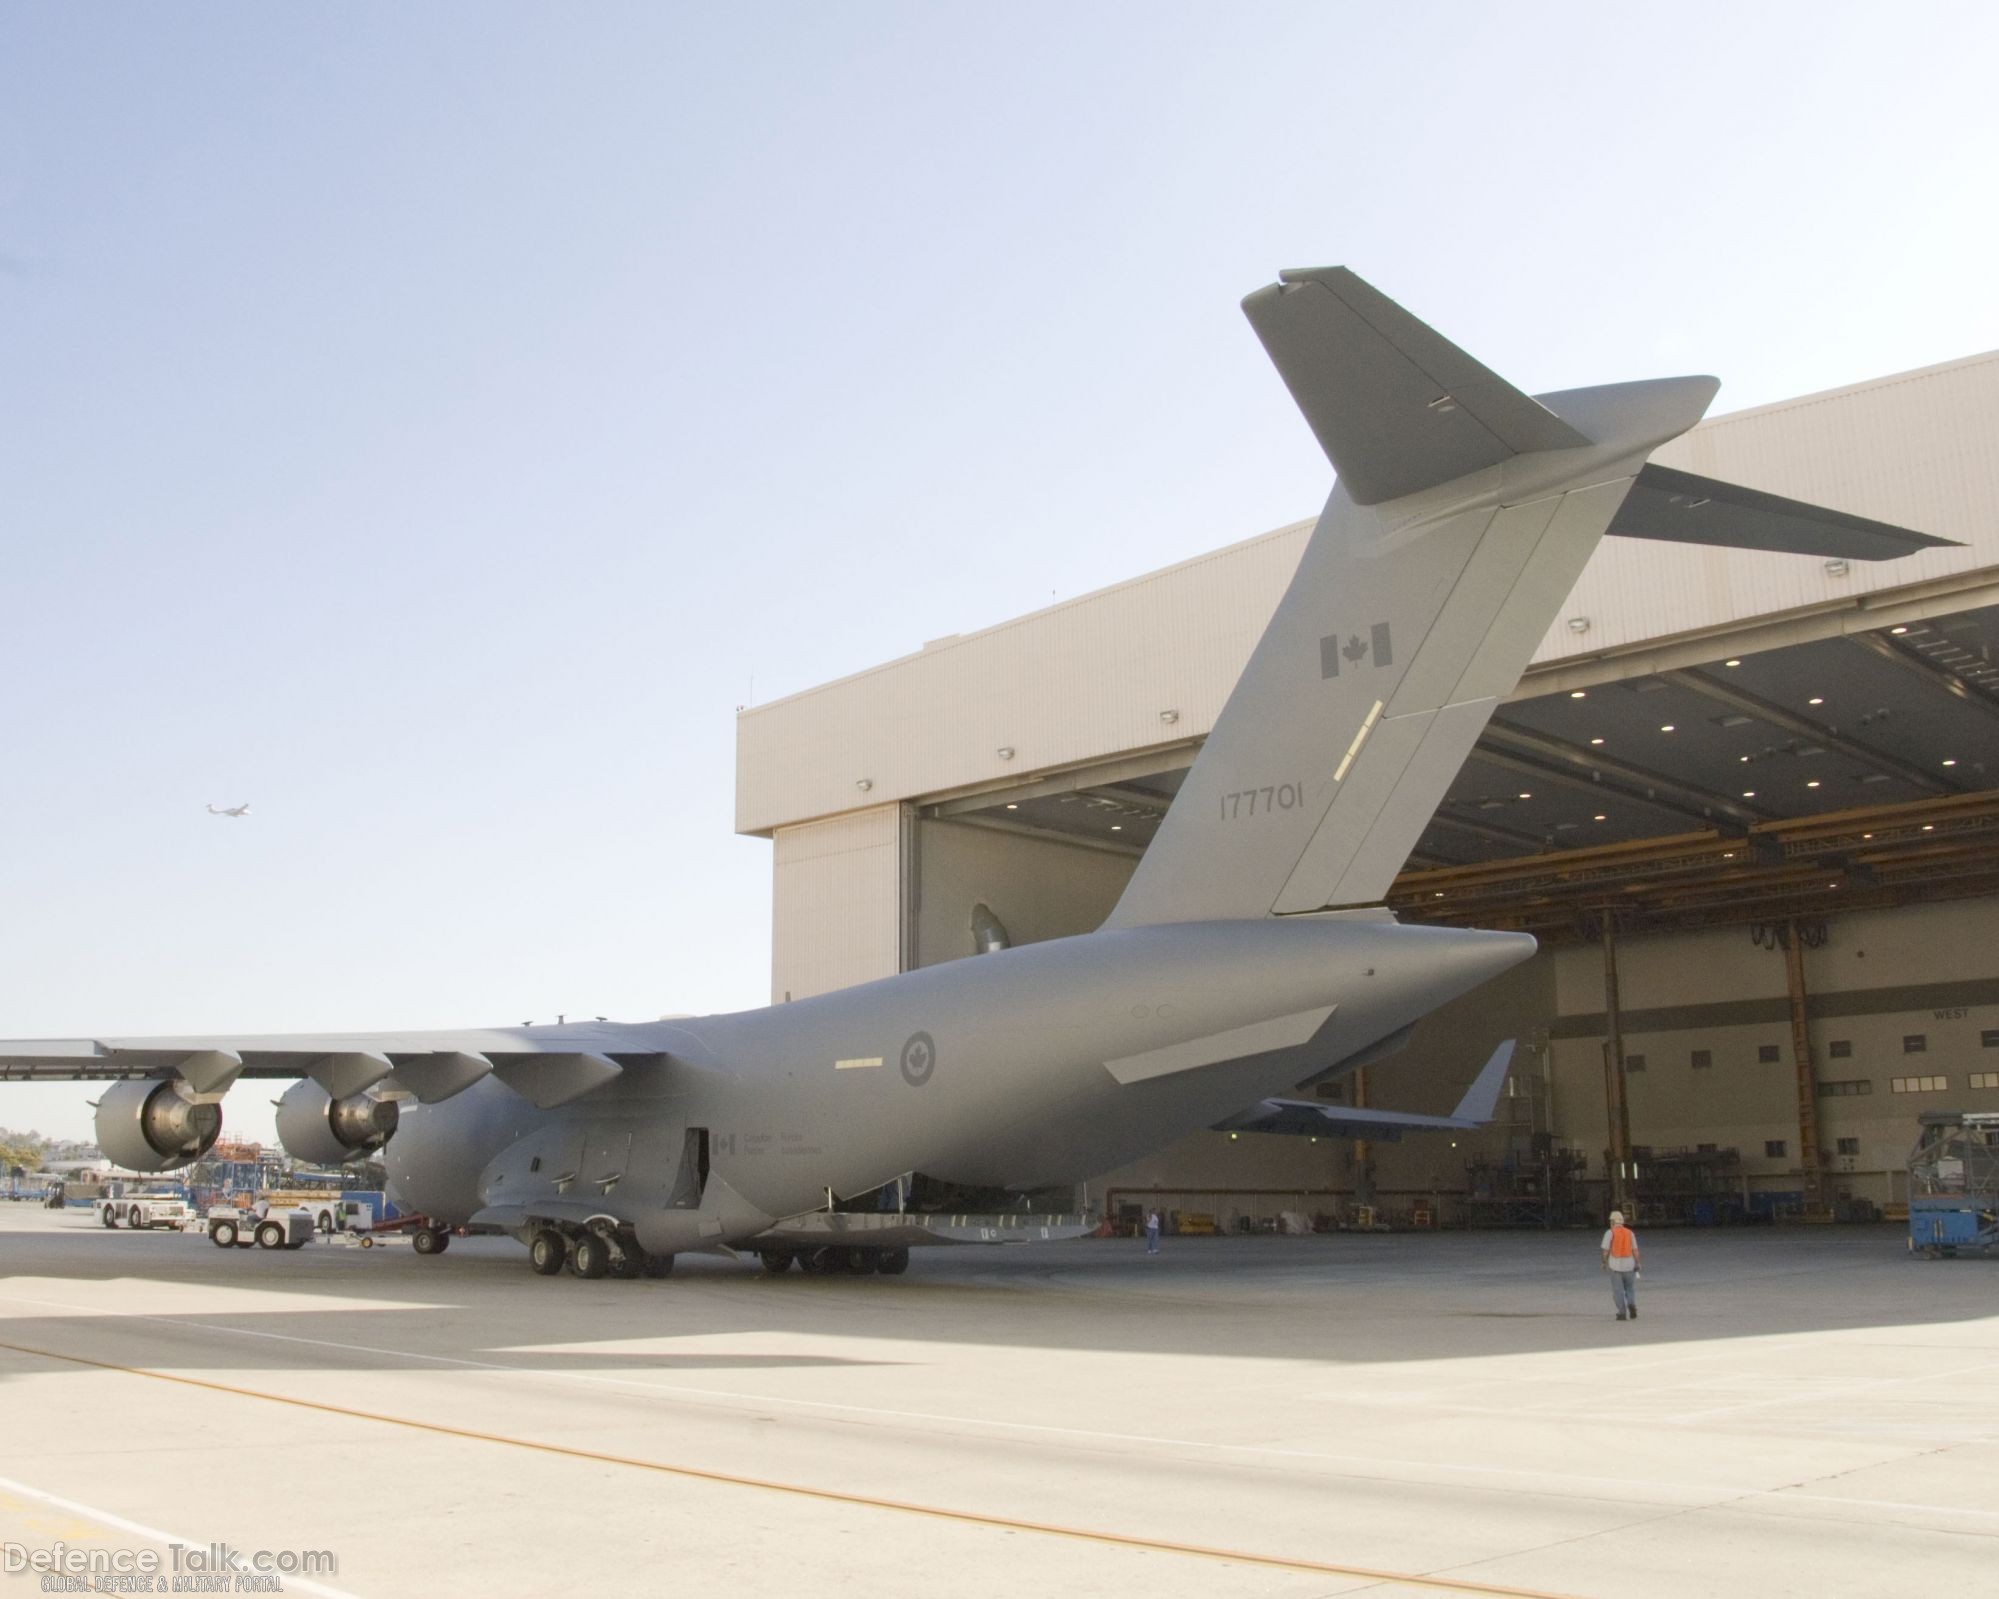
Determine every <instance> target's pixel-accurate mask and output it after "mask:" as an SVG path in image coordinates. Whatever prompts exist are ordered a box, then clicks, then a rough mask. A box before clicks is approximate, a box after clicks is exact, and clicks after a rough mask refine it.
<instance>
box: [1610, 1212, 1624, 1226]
mask: <svg viewBox="0 0 1999 1599" xmlns="http://www.w3.org/2000/svg"><path fill="white" fill-rule="evenodd" d="M1610 1225H1611V1226H1613V1227H1622V1226H1623V1225H1624V1212H1623V1211H1621V1210H1613V1211H1612V1212H1611V1213H1610Z"/></svg>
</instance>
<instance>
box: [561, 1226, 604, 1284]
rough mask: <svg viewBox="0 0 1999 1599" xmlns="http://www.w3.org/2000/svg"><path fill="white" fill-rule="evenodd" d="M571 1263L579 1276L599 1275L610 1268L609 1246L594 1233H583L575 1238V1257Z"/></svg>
mask: <svg viewBox="0 0 1999 1599" xmlns="http://www.w3.org/2000/svg"><path fill="white" fill-rule="evenodd" d="M571 1264H572V1265H573V1266H574V1267H575V1270H576V1275H577V1276H579V1277H587V1278H597V1277H601V1276H603V1275H604V1274H605V1273H606V1272H607V1271H609V1270H610V1269H611V1246H610V1245H609V1244H607V1243H605V1242H604V1240H603V1239H601V1238H599V1237H598V1236H597V1235H596V1234H595V1233H585V1234H584V1235H583V1236H582V1237H581V1238H579V1239H577V1240H576V1254H575V1259H574V1260H573V1261H572V1262H571Z"/></svg>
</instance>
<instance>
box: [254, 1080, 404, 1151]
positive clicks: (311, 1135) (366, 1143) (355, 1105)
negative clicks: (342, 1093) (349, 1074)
mask: <svg viewBox="0 0 1999 1599" xmlns="http://www.w3.org/2000/svg"><path fill="white" fill-rule="evenodd" d="M397 1115H398V1111H397V1108H396V1102H395V1101H394V1100H393V1099H388V1098H385V1097H383V1096H382V1095H380V1094H377V1093H375V1092H373V1091H372V1090H370V1089H366V1088H364V1089H362V1090H361V1092H360V1093H358V1094H349V1095H347V1096H346V1097H345V1098H344V1099H335V1098H334V1097H333V1096H332V1095H331V1094H329V1093H327V1091H326V1090H325V1089H323V1088H321V1087H320V1086H319V1084H317V1083H315V1082H314V1081H313V1080H312V1079H311V1078H310V1077H308V1078H305V1079H304V1080H303V1081H301V1082H297V1083H294V1084H293V1085H292V1086H291V1087H290V1088H288V1089H286V1090H285V1093H284V1097H283V1098H282V1099H280V1100H279V1101H278V1142H279V1143H281V1144H283V1145H284V1146H285V1153H286V1154H288V1155H290V1156H292V1157H293V1158H294V1159H296V1160H302V1161H305V1162H306V1163H307V1164H309V1165H313V1166H337V1165H339V1164H340V1163H341V1162H342V1161H346V1160H359V1159H360V1158H361V1157H362V1156H364V1155H372V1154H374V1153H375V1151H376V1150H378V1149H380V1148H381V1147H382V1146H383V1145H384V1144H386V1143H387V1142H388V1141H389V1137H390V1135H391V1134H393V1133H394V1132H395V1130H396V1117H397Z"/></svg>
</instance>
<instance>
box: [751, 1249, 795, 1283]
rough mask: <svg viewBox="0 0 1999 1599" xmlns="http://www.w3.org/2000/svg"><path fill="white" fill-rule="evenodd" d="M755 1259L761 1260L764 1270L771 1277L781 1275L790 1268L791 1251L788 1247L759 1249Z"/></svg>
mask: <svg viewBox="0 0 1999 1599" xmlns="http://www.w3.org/2000/svg"><path fill="white" fill-rule="evenodd" d="M757 1259H758V1260H760V1261H762V1262H763V1268H764V1270H765V1271H767V1272H769V1273H770V1274H771V1275H772V1276H773V1277H781V1276H783V1275H784V1274H785V1273H786V1272H788V1271H789V1270H791V1251H790V1250H788V1249H765V1250H760V1251H759V1252H758V1254H757Z"/></svg>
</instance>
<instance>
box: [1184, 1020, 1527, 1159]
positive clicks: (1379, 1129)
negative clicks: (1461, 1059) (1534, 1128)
mask: <svg viewBox="0 0 1999 1599" xmlns="http://www.w3.org/2000/svg"><path fill="white" fill-rule="evenodd" d="M1512 1064H1513V1040H1512V1039H1510V1038H1509V1039H1507V1041H1506V1042H1505V1043H1503V1044H1501V1045H1500V1046H1499V1048H1497V1049H1495V1050H1494V1051H1493V1052H1492V1055H1491V1057H1490V1058H1489V1059H1488V1060H1487V1061H1486V1063H1485V1065H1484V1066H1483V1067H1481V1068H1480V1069H1479V1074H1478V1076H1477V1077H1475V1078H1473V1079H1472V1085H1471V1087H1469V1088H1468V1089H1466V1090H1465V1096H1464V1098H1463V1099H1461V1100H1459V1101H1458V1106H1457V1109H1456V1110H1454V1111H1452V1112H1451V1113H1450V1115H1448V1116H1419V1115H1417V1114H1415V1113H1414V1112H1413V1111H1403V1110H1373V1109H1367V1108H1361V1107H1357V1106H1351V1105H1326V1104H1322V1103H1320V1102H1319V1101H1317V1100H1311V1099H1266V1100H1263V1101H1261V1102H1260V1103H1258V1104H1256V1105H1253V1106H1251V1107H1250V1108H1249V1109H1248V1110H1246V1111H1244V1112H1243V1113H1242V1114H1241V1115H1238V1116H1231V1117H1230V1118H1229V1119H1228V1120H1227V1121H1225V1122H1217V1123H1216V1124H1215V1129H1214V1130H1215V1131H1216V1132H1243V1133H1291V1134H1294V1135H1295V1134H1300V1133H1302V1134H1307V1135H1309V1136H1312V1137H1318V1138H1325V1137H1334V1138H1373V1139H1381V1140H1386V1141H1388V1142H1390V1143H1393V1142H1394V1141H1395V1140H1396V1139H1398V1138H1400V1137H1401V1136H1402V1135H1403V1134H1404V1133H1410V1132H1425V1131H1432V1132H1443V1131H1450V1130H1464V1131H1471V1130H1473V1129H1475V1128H1479V1127H1483V1126H1485V1125H1486V1124H1487V1123H1488V1122H1490V1121H1491V1120H1492V1113H1493V1111H1494V1110H1495V1109H1496V1108H1497V1107H1498V1105H1499V1091H1500V1089H1501V1088H1503V1087H1504V1086H1505V1084H1506V1072H1507V1068H1508V1067H1510V1066H1511V1065H1512Z"/></svg>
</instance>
